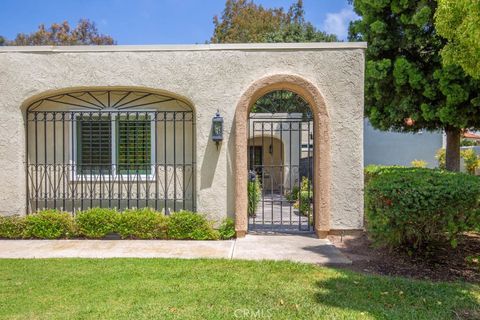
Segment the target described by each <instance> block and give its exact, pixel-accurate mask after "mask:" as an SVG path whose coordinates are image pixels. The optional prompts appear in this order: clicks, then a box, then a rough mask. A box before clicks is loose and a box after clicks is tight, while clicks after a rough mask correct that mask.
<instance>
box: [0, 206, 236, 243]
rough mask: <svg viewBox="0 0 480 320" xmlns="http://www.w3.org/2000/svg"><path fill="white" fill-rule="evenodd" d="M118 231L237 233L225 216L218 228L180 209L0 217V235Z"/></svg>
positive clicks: (136, 235)
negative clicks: (174, 211) (73, 215)
mask: <svg viewBox="0 0 480 320" xmlns="http://www.w3.org/2000/svg"><path fill="white" fill-rule="evenodd" d="M110 233H118V234H120V236H121V237H122V238H123V239H192V240H217V239H230V238H232V237H234V236H235V224H234V222H233V220H232V219H230V218H229V219H225V220H224V221H223V223H222V224H221V225H220V227H219V229H218V230H215V229H214V228H213V223H212V222H211V221H208V220H207V219H206V218H205V217H204V216H203V215H201V214H198V213H194V212H190V211H180V212H176V213H173V214H172V215H170V216H164V215H163V213H161V212H158V211H155V210H153V209H149V208H144V209H128V210H125V211H123V212H121V213H119V212H117V211H116V210H114V209H104V208H92V209H88V210H84V211H80V212H78V213H77V215H76V217H75V218H73V217H72V215H70V214H69V213H66V212H60V211H56V210H45V211H40V212H38V213H35V214H31V215H28V216H26V217H19V216H11V217H3V216H0V238H7V239H22V238H35V239H60V238H72V237H84V238H88V239H99V238H103V237H105V236H106V235H108V234H110Z"/></svg>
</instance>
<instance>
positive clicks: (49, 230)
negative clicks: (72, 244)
mask: <svg viewBox="0 0 480 320" xmlns="http://www.w3.org/2000/svg"><path fill="white" fill-rule="evenodd" d="M74 235H75V226H74V223H73V218H72V216H71V215H70V214H69V213H66V212H61V211H57V210H45V211H41V212H39V213H37V214H32V215H28V216H26V217H25V229H24V231H23V236H24V237H25V238H38V239H60V238H71V237H73V236H74Z"/></svg>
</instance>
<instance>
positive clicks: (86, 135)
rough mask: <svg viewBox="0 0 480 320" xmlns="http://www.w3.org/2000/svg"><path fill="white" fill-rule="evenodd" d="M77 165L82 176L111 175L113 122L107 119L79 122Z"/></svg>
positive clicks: (89, 119) (88, 119) (91, 119)
mask: <svg viewBox="0 0 480 320" xmlns="http://www.w3.org/2000/svg"><path fill="white" fill-rule="evenodd" d="M77 155H78V157H77V163H78V168H77V170H78V173H81V174H111V170H112V122H111V121H110V120H109V119H107V118H87V119H78V120H77Z"/></svg>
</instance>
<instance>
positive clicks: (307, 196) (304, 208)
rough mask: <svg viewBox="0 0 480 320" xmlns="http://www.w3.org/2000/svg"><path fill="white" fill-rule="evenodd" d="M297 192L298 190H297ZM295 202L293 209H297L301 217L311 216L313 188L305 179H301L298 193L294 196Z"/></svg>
mask: <svg viewBox="0 0 480 320" xmlns="http://www.w3.org/2000/svg"><path fill="white" fill-rule="evenodd" d="M297 190H298V189H297ZM296 198H297V201H296V202H295V203H294V205H293V207H294V208H296V209H298V211H299V212H300V214H301V215H302V216H308V215H311V214H312V200H313V186H312V183H311V182H310V181H309V180H308V178H306V177H302V185H301V187H300V192H299V193H298V194H297V196H296Z"/></svg>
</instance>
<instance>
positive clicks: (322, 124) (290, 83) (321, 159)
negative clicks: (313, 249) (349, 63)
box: [234, 74, 330, 238]
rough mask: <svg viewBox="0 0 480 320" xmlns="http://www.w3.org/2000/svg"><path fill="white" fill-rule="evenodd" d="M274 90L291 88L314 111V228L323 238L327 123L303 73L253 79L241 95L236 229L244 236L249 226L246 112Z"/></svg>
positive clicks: (319, 98)
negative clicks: (301, 75) (302, 75)
mask: <svg viewBox="0 0 480 320" xmlns="http://www.w3.org/2000/svg"><path fill="white" fill-rule="evenodd" d="M274 90H290V91H293V92H295V93H297V94H299V95H300V96H301V97H302V98H303V99H305V100H306V101H307V102H308V103H309V105H310V107H311V108H312V112H313V126H314V141H315V142H314V143H315V154H314V162H313V163H314V172H315V176H314V179H313V184H314V186H315V189H314V203H315V204H314V212H313V214H314V217H315V219H314V220H315V226H314V228H315V232H316V234H317V236H318V237H319V238H324V237H326V236H327V234H328V232H329V231H330V123H329V116H328V112H327V107H326V104H325V99H324V98H323V96H322V94H321V93H320V90H319V89H318V88H317V87H316V86H315V85H314V84H313V83H311V82H310V81H308V80H306V79H305V78H303V77H300V76H298V75H292V74H276V75H271V76H267V77H264V78H262V79H260V80H257V81H255V82H254V83H252V84H251V85H250V86H249V87H248V89H247V90H246V91H245V92H244V94H243V95H242V96H241V98H240V100H239V102H238V104H237V108H236V111H235V119H234V125H235V129H234V132H235V171H234V174H235V230H236V233H237V237H243V236H245V234H246V233H247V229H248V213H247V206H248V204H247V203H248V195H247V179H248V177H247V166H248V164H247V161H248V160H247V144H248V143H247V142H248V115H249V113H250V109H251V108H252V106H253V104H254V103H255V101H257V100H258V99H259V98H260V97H261V96H263V95H264V94H266V93H268V92H271V91H274Z"/></svg>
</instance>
